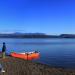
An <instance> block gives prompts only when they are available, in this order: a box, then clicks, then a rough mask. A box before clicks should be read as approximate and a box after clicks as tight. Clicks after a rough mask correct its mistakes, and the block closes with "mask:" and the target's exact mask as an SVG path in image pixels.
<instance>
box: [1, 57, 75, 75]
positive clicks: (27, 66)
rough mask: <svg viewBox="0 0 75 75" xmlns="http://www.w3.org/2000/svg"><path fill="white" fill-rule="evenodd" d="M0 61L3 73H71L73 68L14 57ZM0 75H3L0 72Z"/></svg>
mask: <svg viewBox="0 0 75 75" xmlns="http://www.w3.org/2000/svg"><path fill="white" fill-rule="evenodd" d="M0 63H1V64H2V65H3V68H4V70H5V73H4V75H73V74H75V69H74V70H72V69H65V68H64V69H63V68H56V67H50V66H48V65H46V64H41V63H38V62H33V61H28V60H23V59H19V58H14V57H10V56H8V57H6V59H2V58H0ZM0 75H3V74H2V73H1V72H0Z"/></svg>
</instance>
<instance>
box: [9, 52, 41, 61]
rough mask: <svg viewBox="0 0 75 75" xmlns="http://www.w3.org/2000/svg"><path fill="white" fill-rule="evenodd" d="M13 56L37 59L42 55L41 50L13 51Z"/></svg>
mask: <svg viewBox="0 0 75 75" xmlns="http://www.w3.org/2000/svg"><path fill="white" fill-rule="evenodd" d="M10 55H11V56H12V57H16V58H21V59H25V60H32V59H37V58H39V56H40V53H39V52H26V53H15V52H13V53H11V54H10Z"/></svg>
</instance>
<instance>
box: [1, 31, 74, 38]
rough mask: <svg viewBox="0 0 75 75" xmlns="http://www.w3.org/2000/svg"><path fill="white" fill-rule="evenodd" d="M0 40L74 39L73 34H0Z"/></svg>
mask: <svg viewBox="0 0 75 75" xmlns="http://www.w3.org/2000/svg"><path fill="white" fill-rule="evenodd" d="M0 38H75V34H61V35H47V34H44V33H19V32H16V33H11V34H5V33H3V34H2V33H1V34H0Z"/></svg>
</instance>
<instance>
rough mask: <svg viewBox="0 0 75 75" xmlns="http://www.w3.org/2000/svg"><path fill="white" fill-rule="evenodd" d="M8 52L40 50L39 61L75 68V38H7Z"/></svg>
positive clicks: (0, 45) (0, 43) (3, 40)
mask: <svg viewBox="0 0 75 75" xmlns="http://www.w3.org/2000/svg"><path fill="white" fill-rule="evenodd" d="M2 42H6V47H7V52H8V53H9V52H11V51H16V52H25V51H34V50H38V51H40V53H41V56H40V58H39V59H38V60H35V61H38V62H41V63H44V64H47V65H50V66H52V67H53V66H54V67H63V68H75V39H9V38H8V39H5V38H3V39H2V38H0V50H1V47H2Z"/></svg>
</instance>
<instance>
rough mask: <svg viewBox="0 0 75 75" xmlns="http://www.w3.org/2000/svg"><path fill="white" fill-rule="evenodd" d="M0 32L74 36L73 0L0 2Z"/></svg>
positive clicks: (74, 15)
mask: <svg viewBox="0 0 75 75" xmlns="http://www.w3.org/2000/svg"><path fill="white" fill-rule="evenodd" d="M0 32H24V33H30V32H31V33H36V32H41V33H46V34H62V33H68V34H71V33H72V34H75V0H0Z"/></svg>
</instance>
